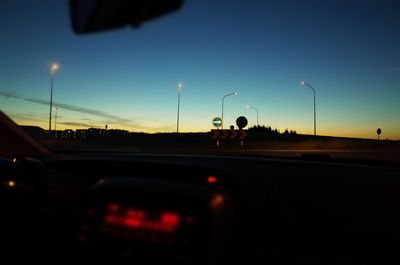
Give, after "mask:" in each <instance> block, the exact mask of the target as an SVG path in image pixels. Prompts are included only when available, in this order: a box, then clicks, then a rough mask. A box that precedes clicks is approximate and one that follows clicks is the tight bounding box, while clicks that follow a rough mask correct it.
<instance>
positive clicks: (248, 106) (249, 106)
mask: <svg viewBox="0 0 400 265" xmlns="http://www.w3.org/2000/svg"><path fill="white" fill-rule="evenodd" d="M246 107H247V108H252V109H254V110H255V111H256V113H257V127H258V126H259V125H258V109H257V108H255V107H253V106H251V105H247V106H246Z"/></svg>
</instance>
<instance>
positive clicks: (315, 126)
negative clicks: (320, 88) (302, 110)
mask: <svg viewBox="0 0 400 265" xmlns="http://www.w3.org/2000/svg"><path fill="white" fill-rule="evenodd" d="M300 84H301V85H303V86H308V87H309V88H311V89H312V91H313V95H314V135H317V114H316V112H317V111H316V106H315V89H314V88H313V87H312V86H311V85H310V84H308V83H306V82H305V81H301V83H300Z"/></svg>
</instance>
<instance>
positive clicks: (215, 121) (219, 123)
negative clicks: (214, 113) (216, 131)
mask: <svg viewBox="0 0 400 265" xmlns="http://www.w3.org/2000/svg"><path fill="white" fill-rule="evenodd" d="M212 125H213V126H214V127H216V128H219V127H221V126H222V119H221V118H220V117H215V118H214V119H213V120H212Z"/></svg>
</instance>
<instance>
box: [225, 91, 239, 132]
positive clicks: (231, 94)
mask: <svg viewBox="0 0 400 265" xmlns="http://www.w3.org/2000/svg"><path fill="white" fill-rule="evenodd" d="M234 95H237V92H232V93H229V94H226V95H225V96H223V97H222V117H221V118H222V130H223V129H224V100H225V98H226V97H227V96H234Z"/></svg>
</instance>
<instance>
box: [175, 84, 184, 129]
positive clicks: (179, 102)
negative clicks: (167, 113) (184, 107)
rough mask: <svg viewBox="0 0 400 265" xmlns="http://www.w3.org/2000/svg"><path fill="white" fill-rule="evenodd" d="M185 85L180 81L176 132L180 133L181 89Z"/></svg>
mask: <svg viewBox="0 0 400 265" xmlns="http://www.w3.org/2000/svg"><path fill="white" fill-rule="evenodd" d="M182 87H183V84H182V83H178V113H177V117H176V133H177V134H179V109H180V104H181V89H182Z"/></svg>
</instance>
